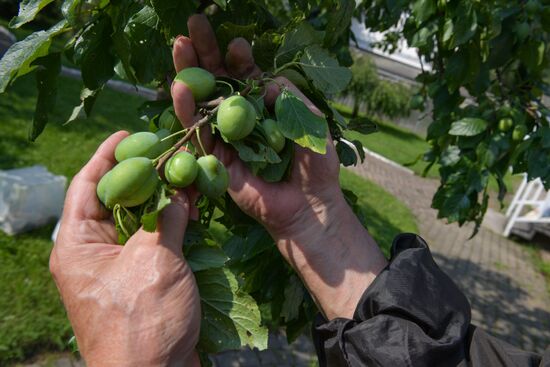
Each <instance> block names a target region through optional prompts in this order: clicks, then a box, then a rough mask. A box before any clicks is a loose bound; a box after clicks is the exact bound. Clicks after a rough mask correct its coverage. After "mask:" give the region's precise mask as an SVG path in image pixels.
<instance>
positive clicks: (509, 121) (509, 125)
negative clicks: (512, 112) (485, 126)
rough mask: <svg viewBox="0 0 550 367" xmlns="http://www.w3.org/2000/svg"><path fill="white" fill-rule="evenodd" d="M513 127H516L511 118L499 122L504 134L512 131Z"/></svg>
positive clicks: (499, 127)
mask: <svg viewBox="0 0 550 367" xmlns="http://www.w3.org/2000/svg"><path fill="white" fill-rule="evenodd" d="M512 126H514V120H512V119H511V118H509V117H506V118H503V119H500V121H499V122H498V129H499V130H500V131H502V132H506V131H508V130H510V129H511V128H512Z"/></svg>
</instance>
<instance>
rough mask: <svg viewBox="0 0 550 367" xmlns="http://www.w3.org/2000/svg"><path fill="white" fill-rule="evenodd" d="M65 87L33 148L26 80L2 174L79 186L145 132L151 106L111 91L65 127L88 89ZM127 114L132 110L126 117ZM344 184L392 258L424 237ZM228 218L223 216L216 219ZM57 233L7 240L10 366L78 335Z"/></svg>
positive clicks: (10, 107) (394, 204)
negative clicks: (54, 262)
mask: <svg viewBox="0 0 550 367" xmlns="http://www.w3.org/2000/svg"><path fill="white" fill-rule="evenodd" d="M59 86H60V88H59V91H58V93H59V96H58V98H59V104H58V106H57V108H56V109H55V111H54V114H53V116H52V123H50V124H49V125H47V127H46V129H45V131H44V133H43V134H42V135H41V136H40V138H39V139H38V140H37V141H36V142H34V143H30V142H28V141H27V140H26V136H27V134H26V129H25V127H26V125H27V123H28V119H30V118H32V116H33V113H34V104H35V102H36V90H34V89H35V86H34V80H33V78H32V77H31V76H26V77H23V78H21V79H19V80H18V81H17V82H16V83H15V84H14V86H13V89H12V90H11V91H10V93H8V94H5V95H3V96H2V98H0V120H1V121H2V124H1V125H0V136H2V139H0V169H9V168H16V167H24V166H28V165H33V164H42V165H45V166H46V167H47V168H48V169H49V170H50V171H53V172H55V173H56V174H63V175H65V176H67V177H69V178H71V177H73V176H74V175H75V174H76V173H77V172H78V170H79V168H80V167H81V166H82V165H83V164H84V163H85V162H86V161H87V160H88V159H89V157H90V155H91V154H92V153H93V152H94V150H95V149H96V148H97V146H98V145H99V144H100V143H101V141H103V140H104V139H105V138H106V136H107V135H109V134H110V133H111V132H112V131H114V130H116V129H126V130H128V131H131V132H135V131H139V130H142V129H143V128H144V126H145V123H144V122H143V121H140V120H139V119H138V115H137V114H136V113H135V111H136V108H137V107H138V106H139V105H140V104H141V103H142V102H143V100H141V99H140V98H137V97H133V96H129V95H126V94H121V93H116V92H113V91H112V90H110V89H106V90H104V91H103V93H102V94H101V95H100V96H99V99H98V101H97V106H96V109H95V111H94V115H93V117H92V118H90V119H86V120H83V121H82V123H81V124H69V125H67V126H62V125H61V122H62V121H63V120H62V118H63V116H64V114H65V113H66V111H67V110H70V107H72V103H75V102H76V101H78V90H79V88H80V87H81V85H80V83H79V82H77V81H75V80H71V79H67V78H64V77H61V78H60V80H59ZM120 106H128V108H122V109H121V108H120ZM341 184H342V187H344V188H346V189H348V190H353V191H354V193H355V194H356V195H357V197H358V203H359V205H360V207H361V210H362V211H364V213H365V217H366V218H368V222H369V231H370V233H372V235H373V237H374V238H375V239H376V241H377V242H378V243H379V244H380V245H381V246H382V248H383V250H384V251H385V252H386V253H387V251H388V250H389V246H390V244H391V241H392V239H393V237H394V236H395V235H396V234H398V233H401V232H407V231H408V232H415V231H417V228H416V225H415V220H414V216H413V215H412V213H411V212H410V210H409V209H408V208H407V207H406V206H404V205H403V204H402V203H401V202H400V201H399V200H397V199H396V198H394V197H393V196H391V195H389V194H388V193H387V192H385V191H384V190H383V189H382V188H380V187H378V186H376V185H374V184H372V183H371V182H368V181H365V180H363V179H361V178H359V177H357V176H355V175H352V174H351V173H348V172H346V171H343V172H342V174H341ZM221 215H222V214H221V212H217V213H216V214H215V215H214V217H215V218H217V217H219V216H221ZM213 224H214V225H215V228H210V232H212V235H213V237H215V238H216V241H218V242H225V241H226V240H227V239H228V238H227V236H228V235H229V236H230V235H231V234H230V233H227V232H226V231H225V227H223V226H222V225H217V223H216V222H213ZM52 230H53V226H47V227H45V228H43V229H41V230H38V231H33V232H30V233H28V234H24V235H19V236H16V237H9V236H7V235H4V234H1V233H0V264H1V267H2V271H3V273H4V274H10V276H6V277H2V278H1V279H0V306H1V307H0V310H1V311H0V320H2V322H0V324H1V325H2V327H0V365H2V366H4V365H10V362H12V361H15V360H21V359H23V358H29V357H32V356H33V355H36V354H37V353H39V352H40V351H46V350H47V351H52V350H59V349H67V344H66V343H67V340H68V339H69V337H70V335H71V330H70V326H69V322H68V320H67V318H66V315H65V311H64V309H63V306H62V304H61V301H60V300H59V295H58V293H57V290H56V288H55V284H54V283H53V281H51V277H50V275H49V273H48V256H49V254H50V251H51V245H52V244H51V240H50V235H51V232H52ZM209 249H210V248H205V249H202V250H203V251H208V250H209ZM195 250H197V248H195ZM210 254H211V256H209V257H208V259H210V260H211V261H220V260H221V261H224V258H222V259H220V257H219V256H216V255H212V251H210ZM251 255H253V254H252V253H251ZM195 258H197V259H198V257H195ZM203 258H204V257H203ZM191 265H192V266H193V267H194V268H196V267H197V266H200V264H197V262H192V263H191Z"/></svg>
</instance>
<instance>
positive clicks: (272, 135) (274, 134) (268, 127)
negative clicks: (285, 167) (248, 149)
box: [262, 119, 285, 153]
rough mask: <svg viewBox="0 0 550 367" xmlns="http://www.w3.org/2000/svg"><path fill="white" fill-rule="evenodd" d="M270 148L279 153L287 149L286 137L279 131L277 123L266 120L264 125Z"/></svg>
mask: <svg viewBox="0 0 550 367" xmlns="http://www.w3.org/2000/svg"><path fill="white" fill-rule="evenodd" d="M262 126H263V128H264V131H265V135H266V138H267V142H268V143H269V146H271V148H273V150H275V151H276V152H277V153H279V152H280V151H281V150H283V148H284V147H285V137H284V135H283V134H282V133H281V129H279V125H278V124H277V121H275V120H272V119H265V120H264V122H263V124H262Z"/></svg>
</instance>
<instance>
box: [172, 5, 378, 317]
mask: <svg viewBox="0 0 550 367" xmlns="http://www.w3.org/2000/svg"><path fill="white" fill-rule="evenodd" d="M187 24H188V28H189V34H190V37H183V36H180V37H178V38H177V39H176V40H175V42H174V49H173V59H174V66H175V68H176V71H178V72H179V71H180V70H182V69H184V68H187V67H194V66H200V67H202V68H204V69H206V70H209V71H210V72H212V73H213V74H215V75H216V76H221V75H229V76H231V77H235V78H239V79H246V78H254V77H257V76H259V75H260V74H261V71H260V69H259V68H258V66H257V65H256V64H255V62H254V57H253V55H252V48H251V46H250V44H249V43H248V42H247V41H246V40H245V39H243V38H237V39H234V40H233V41H232V42H231V43H230V44H229V45H228V50H227V54H226V56H225V59H223V58H222V56H221V54H220V50H219V48H218V44H217V41H216V37H215V34H214V31H213V30H212V28H211V26H210V24H209V22H208V20H207V18H206V17H205V16H204V15H195V16H192V17H191V18H189V21H188V23H187ZM280 85H284V86H285V87H286V88H288V89H289V90H291V91H292V92H293V93H294V94H295V95H296V96H298V97H299V98H301V99H302V101H303V102H304V103H305V104H306V105H307V106H308V108H309V109H310V110H311V111H312V112H314V113H316V114H318V115H322V113H321V112H320V111H319V109H318V108H316V107H315V106H314V105H313V103H312V102H311V101H309V100H308V99H307V97H305V96H304V95H303V93H301V92H300V91H299V90H298V89H297V88H296V87H295V86H294V85H293V84H292V83H290V82H289V81H288V80H287V79H285V78H280V77H279V78H276V83H272V84H270V85H268V86H267V90H266V97H265V102H266V105H267V106H268V107H273V105H274V103H275V100H276V98H277V96H278V95H279V93H280V87H279V86H280ZM171 92H172V98H173V101H174V109H175V111H176V115H177V116H178V119H179V120H180V121H181V122H182V124H183V125H184V126H185V127H190V126H192V125H193V123H195V122H196V121H198V119H199V116H196V115H195V107H196V106H195V102H194V100H193V95H192V93H191V90H190V89H189V88H187V87H186V86H185V85H184V84H183V83H178V82H175V83H173V84H172V90H171ZM208 130H209V129H204V131H201V141H202V142H203V143H204V144H203V145H204V146H205V149H206V150H207V151H209V152H213V154H215V155H216V156H218V158H220V159H221V160H222V162H223V163H224V165H225V166H226V168H227V169H228V171H229V177H230V185H229V190H228V191H229V194H230V195H231V197H232V198H233V200H234V201H235V202H236V203H237V205H239V207H240V208H241V209H242V210H243V211H244V212H245V213H247V214H248V215H250V216H252V217H254V218H256V219H257V220H258V221H259V222H260V223H262V224H263V225H264V227H266V229H267V230H268V231H269V232H270V234H271V235H272V237H273V238H274V240H275V241H276V243H277V246H278V248H279V250H280V251H281V253H282V254H283V256H284V257H285V258H286V259H287V261H289V262H290V263H291V264H292V266H293V267H294V268H295V269H296V270H297V271H298V273H299V274H300V276H301V277H302V279H303V280H304V282H305V284H306V286H307V287H308V288H309V290H310V292H311V293H312V296H313V297H314V298H315V299H316V301H317V304H318V305H319V306H320V308H321V310H322V311H323V312H324V314H325V315H326V316H327V317H329V318H333V317H338V316H341V317H351V316H352V315H353V311H354V310H355V305H356V304H357V302H358V300H359V298H360V297H361V295H362V293H363V292H364V290H365V289H366V287H367V286H368V285H369V284H370V282H372V280H373V279H374V277H375V276H376V274H378V272H379V271H380V270H381V269H382V268H383V267H384V266H385V264H386V262H385V260H384V258H383V256H382V254H381V252H380V250H379V249H378V246H377V245H376V243H375V242H374V240H373V239H372V238H371V237H370V236H369V234H368V232H367V231H366V230H365V229H364V228H363V226H362V225H361V223H359V221H358V220H357V218H356V217H355V215H354V214H353V212H352V211H351V210H350V208H349V206H348V205H347V203H346V201H345V199H344V197H343V195H342V192H341V190H340V185H339V181H338V173H339V168H340V165H339V160H338V156H337V154H336V151H335V149H334V145H333V143H332V140H331V139H330V138H328V137H327V153H326V154H325V155H321V154H317V153H314V152H312V151H310V150H308V149H304V148H301V147H299V146H295V153H296V154H295V157H294V163H293V167H292V171H291V174H290V178H289V179H288V180H287V181H284V182H279V183H267V182H265V181H263V180H262V179H261V178H259V177H256V176H254V175H253V174H252V173H251V172H250V170H249V169H248V168H247V167H246V166H245V164H244V163H243V162H242V161H241V160H240V159H239V158H238V155H237V154H236V152H235V151H234V150H232V149H229V148H228V147H227V146H226V145H225V144H224V143H223V142H222V141H220V140H217V139H214V138H213V136H212V135H211V134H210V131H208Z"/></svg>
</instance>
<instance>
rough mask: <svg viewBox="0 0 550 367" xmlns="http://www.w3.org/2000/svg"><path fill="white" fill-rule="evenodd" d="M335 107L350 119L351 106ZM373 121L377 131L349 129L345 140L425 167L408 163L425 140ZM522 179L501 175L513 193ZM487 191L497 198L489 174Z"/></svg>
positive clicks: (433, 174)
mask: <svg viewBox="0 0 550 367" xmlns="http://www.w3.org/2000/svg"><path fill="white" fill-rule="evenodd" d="M334 106H335V107H336V108H337V109H338V110H339V111H340V112H341V113H342V115H343V116H344V117H345V118H347V119H349V118H351V109H350V108H349V107H347V106H343V105H340V104H334ZM375 121H376V123H377V124H378V128H379V131H378V132H376V133H374V134H370V135H363V134H360V133H358V132H355V131H348V132H346V133H345V137H346V139H348V140H354V139H355V140H359V141H360V142H361V143H362V144H363V146H364V147H365V148H367V149H368V150H370V151H372V152H375V153H378V154H380V155H381V156H384V157H386V158H388V159H390V160H392V161H394V162H396V163H399V164H401V165H403V166H405V165H407V167H408V168H409V169H411V170H413V171H414V173H415V174H417V175H419V176H421V175H422V174H423V172H424V170H425V168H426V167H427V166H428V163H427V162H424V161H423V160H421V159H420V160H418V161H416V162H415V163H414V164H412V165H410V166H409V164H410V163H412V162H413V161H415V160H416V158H417V157H419V156H422V155H424V153H426V152H427V151H428V150H429V149H430V145H429V144H428V142H426V140H424V139H423V138H422V137H420V136H419V135H417V134H415V133H413V132H411V131H409V130H407V129H404V128H402V127H399V126H397V125H393V124H391V123H388V122H385V121H381V120H380V119H375ZM438 170H439V165H438V164H435V165H434V166H433V167H431V169H430V170H429V171H428V173H427V175H426V176H427V177H429V178H435V179H439V171H438ZM521 179H522V176H521V175H514V176H512V175H511V174H508V175H506V176H505V177H504V183H505V184H506V187H507V188H508V191H509V192H512V193H513V191H514V189H515V188H516V187H517V186H518V185H519V183H520V182H521ZM489 190H490V191H491V192H493V194H492V196H494V197H495V198H496V196H497V193H498V185H497V182H496V180H495V179H494V178H493V177H492V176H491V177H490V178H489ZM495 207H496V206H495Z"/></svg>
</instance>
